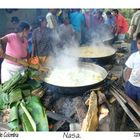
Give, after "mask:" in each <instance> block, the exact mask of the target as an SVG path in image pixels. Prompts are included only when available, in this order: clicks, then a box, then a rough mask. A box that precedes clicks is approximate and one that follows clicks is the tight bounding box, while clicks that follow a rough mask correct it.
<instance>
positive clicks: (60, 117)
mask: <svg viewBox="0 0 140 140" xmlns="http://www.w3.org/2000/svg"><path fill="white" fill-rule="evenodd" d="M47 116H48V117H50V118H52V119H54V120H57V121H62V120H66V121H67V122H68V123H75V122H76V121H75V120H74V119H71V118H68V117H66V116H64V115H62V114H59V113H54V112H52V111H47Z"/></svg>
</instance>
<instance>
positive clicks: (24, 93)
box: [22, 89, 31, 97]
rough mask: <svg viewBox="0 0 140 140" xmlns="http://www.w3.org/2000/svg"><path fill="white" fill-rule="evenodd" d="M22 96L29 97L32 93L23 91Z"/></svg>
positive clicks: (26, 90) (27, 90)
mask: <svg viewBox="0 0 140 140" xmlns="http://www.w3.org/2000/svg"><path fill="white" fill-rule="evenodd" d="M22 94H23V96H24V97H28V96H30V95H31V91H30V89H25V90H22Z"/></svg>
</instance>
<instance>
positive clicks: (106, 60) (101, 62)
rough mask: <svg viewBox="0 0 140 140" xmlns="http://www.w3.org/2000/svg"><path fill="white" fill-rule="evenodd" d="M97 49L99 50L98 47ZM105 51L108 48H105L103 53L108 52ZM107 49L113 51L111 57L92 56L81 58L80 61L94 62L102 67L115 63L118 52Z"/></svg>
mask: <svg viewBox="0 0 140 140" xmlns="http://www.w3.org/2000/svg"><path fill="white" fill-rule="evenodd" d="M82 47H84V46H82ZM82 47H80V48H79V49H82ZM93 47H94V46H93ZM88 48H89V47H88ZM91 48H92V46H91ZM96 49H98V47H96ZM105 49H106V47H103V48H102V50H101V51H106V50H105ZM107 49H110V51H111V53H109V55H105V56H102V55H101V56H100V57H96V56H91V57H83V56H79V59H80V61H82V62H94V63H96V64H99V65H101V66H104V65H107V64H110V63H113V62H114V60H115V56H116V50H115V49H113V48H111V47H107ZM112 50H113V51H112ZM99 53H101V52H100V50H99Z"/></svg>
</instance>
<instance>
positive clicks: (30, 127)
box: [19, 102, 36, 131]
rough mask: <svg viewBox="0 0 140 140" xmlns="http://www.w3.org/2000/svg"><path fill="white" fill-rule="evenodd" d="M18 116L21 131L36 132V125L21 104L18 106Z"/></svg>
mask: <svg viewBox="0 0 140 140" xmlns="http://www.w3.org/2000/svg"><path fill="white" fill-rule="evenodd" d="M19 114H20V115H19V116H20V119H21V122H22V126H23V130H24V131H36V124H35V122H34V120H33V118H32V116H31V115H30V113H29V112H28V110H27V109H26V107H25V104H24V103H23V102H21V103H20V105H19Z"/></svg>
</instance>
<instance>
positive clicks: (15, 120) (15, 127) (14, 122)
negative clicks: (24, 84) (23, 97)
mask: <svg viewBox="0 0 140 140" xmlns="http://www.w3.org/2000/svg"><path fill="white" fill-rule="evenodd" d="M8 126H9V127H10V129H11V130H12V131H20V127H19V117H18V108H17V105H15V106H13V107H12V108H11V110H10V120H9V122H8Z"/></svg>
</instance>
